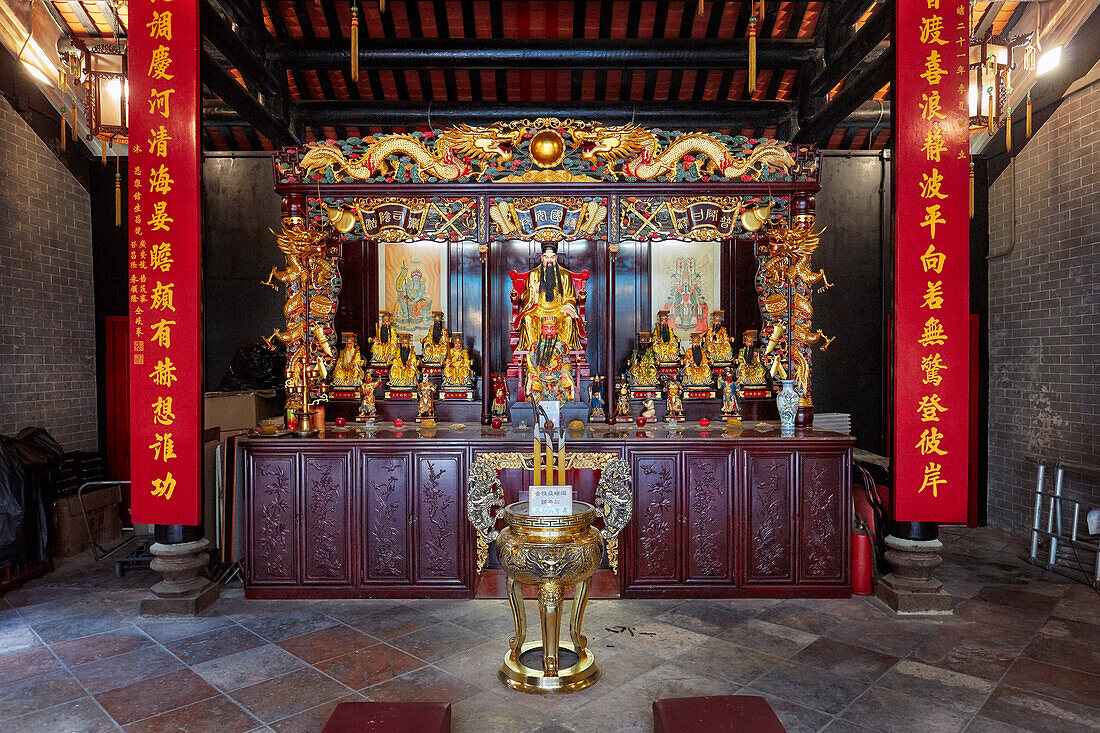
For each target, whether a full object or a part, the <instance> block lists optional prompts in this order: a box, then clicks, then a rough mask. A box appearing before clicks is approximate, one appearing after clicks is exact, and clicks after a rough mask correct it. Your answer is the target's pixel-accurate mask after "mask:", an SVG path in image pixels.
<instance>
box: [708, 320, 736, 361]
mask: <svg viewBox="0 0 1100 733" xmlns="http://www.w3.org/2000/svg"><path fill="white" fill-rule="evenodd" d="M725 315H726V312H725V311H711V314H710V330H709V331H707V356H709V357H710V360H711V362H713V363H714V364H721V365H723V366H725V365H726V364H729V363H730V362H731V361H733V346H731V345H730V337H729V334H728V333H726V327H725V326H724V325H723V324H722V321H723V320H724V317H725Z"/></svg>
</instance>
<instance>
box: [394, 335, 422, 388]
mask: <svg viewBox="0 0 1100 733" xmlns="http://www.w3.org/2000/svg"><path fill="white" fill-rule="evenodd" d="M398 343H399V344H400V345H399V346H398V348H397V354H396V355H395V356H394V357H393V361H392V362H391V363H390V376H389V380H388V381H387V382H386V386H388V387H389V388H390V389H393V388H395V387H407V388H409V389H412V388H415V387H416V383H417V381H418V379H419V377H420V359H418V358H417V356H416V351H414V350H413V347H412V334H411V333H408V332H404V331H403V332H402V333H401V334H400V335H399V336H398Z"/></svg>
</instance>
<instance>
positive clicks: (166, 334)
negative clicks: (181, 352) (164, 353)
mask: <svg viewBox="0 0 1100 733" xmlns="http://www.w3.org/2000/svg"><path fill="white" fill-rule="evenodd" d="M174 325H176V322H175V321H168V320H165V319H163V318H161V319H160V320H159V321H157V322H156V323H154V324H153V326H152V328H153V335H152V336H151V338H152V339H153V340H154V341H156V342H157V344H158V345H159V346H163V347H164V348H166V349H168V348H171V346H172V326H174Z"/></svg>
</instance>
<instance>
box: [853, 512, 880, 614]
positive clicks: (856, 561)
mask: <svg viewBox="0 0 1100 733" xmlns="http://www.w3.org/2000/svg"><path fill="white" fill-rule="evenodd" d="M874 567H875V559H874V550H873V549H872V547H871V536H870V535H869V534H867V528H866V527H865V526H864V525H863V522H857V523H856V528H855V530H854V531H853V532H852V595H856V596H869V595H871V590H872V587H873V584H874Z"/></svg>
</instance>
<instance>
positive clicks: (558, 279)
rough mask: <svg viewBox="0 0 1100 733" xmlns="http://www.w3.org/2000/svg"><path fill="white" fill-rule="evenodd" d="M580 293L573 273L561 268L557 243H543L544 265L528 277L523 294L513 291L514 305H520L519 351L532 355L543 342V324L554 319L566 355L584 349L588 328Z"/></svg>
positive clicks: (529, 273) (582, 294) (531, 272)
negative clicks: (584, 321)
mask: <svg viewBox="0 0 1100 733" xmlns="http://www.w3.org/2000/svg"><path fill="white" fill-rule="evenodd" d="M578 298H581V299H583V298H584V293H583V292H581V293H579V294H578V293H577V291H576V289H575V288H574V287H573V273H571V272H569V271H568V270H566V269H565V268H563V267H560V266H559V265H558V244H557V242H543V244H542V262H541V264H540V266H539V268H538V269H536V270H531V271H530V272H528V273H527V285H526V287H525V288H524V289H523V292H522V293H520V292H516V291H515V290H513V291H512V301H513V302H518V303H519V304H520V305H519V313H518V315H517V319H518V322H517V326H518V328H519V343H518V344H517V345H516V350H517V351H530V350H533V349H534V348H535V344H536V342H538V341H539V337H540V333H541V329H542V324H543V323H544V322H545V321H546V319H547V318H551V319H553V321H554V323H555V325H556V327H557V333H558V335H557V338H558V340H559V341H561V342H562V343H564V344H565V347H566V351H577V350H579V349H580V348H581V336H582V335H583V333H584V325H583V324H582V323H581V317H580V312H579V311H578V307H579V306H578Z"/></svg>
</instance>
